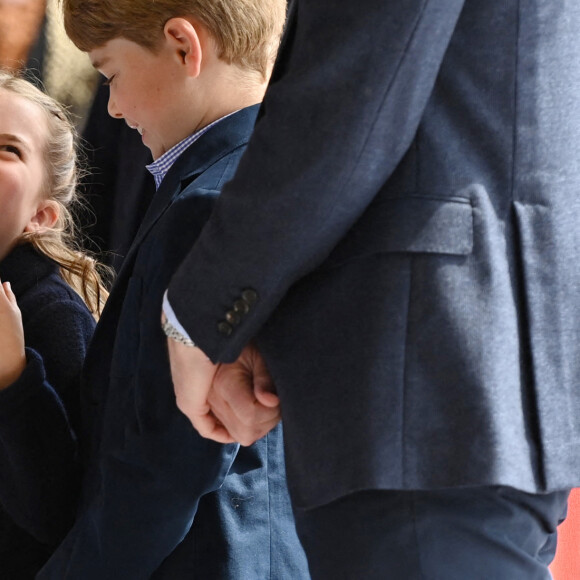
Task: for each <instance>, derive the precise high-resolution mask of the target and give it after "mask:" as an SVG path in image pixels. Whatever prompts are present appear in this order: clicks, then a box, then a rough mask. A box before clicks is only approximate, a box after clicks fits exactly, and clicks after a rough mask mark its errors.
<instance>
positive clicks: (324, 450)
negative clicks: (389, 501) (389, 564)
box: [169, 0, 580, 507]
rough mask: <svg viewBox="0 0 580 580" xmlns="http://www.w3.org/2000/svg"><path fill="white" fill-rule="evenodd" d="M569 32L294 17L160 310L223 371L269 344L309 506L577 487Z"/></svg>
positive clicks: (490, 24)
mask: <svg viewBox="0 0 580 580" xmlns="http://www.w3.org/2000/svg"><path fill="white" fill-rule="evenodd" d="M578 30H580V4H578V3H575V2H571V1H568V2H557V3H554V2H553V1H552V0H528V1H526V2H521V1H519V0H486V1H485V2H482V1H480V0H406V1H405V2H377V1H374V0H363V1H362V2H351V1H349V0H332V1H330V0H326V1H320V2H305V1H302V0H297V1H296V2H295V10H294V13H293V15H292V17H291V19H290V26H289V29H288V34H287V36H286V39H285V43H284V45H283V47H282V50H281V52H280V56H279V61H278V64H277V67H276V69H275V73H274V77H273V79H272V81H271V83H270V86H269V89H268V91H267V94H266V98H265V99H264V103H263V111H262V115H261V117H260V119H259V121H258V123H257V125H256V130H255V133H254V134H253V137H252V140H251V142H250V144H249V146H248V149H247V152H246V154H245V155H244V157H243V158H242V160H241V162H240V165H239V169H238V172H237V174H236V176H235V178H234V179H233V180H232V181H231V182H230V183H229V184H228V185H227V186H226V187H225V188H224V190H223V192H222V196H221V197H220V203H219V205H218V206H217V208H216V211H215V212H214V213H213V214H212V217H211V219H210V221H209V222H208V224H207V226H206V228H205V229H204V232H203V234H202V235H201V237H200V238H199V240H198V241H197V242H196V244H195V245H194V246H193V247H192V250H191V251H190V253H189V254H188V256H187V258H186V260H185V261H184V262H183V264H182V266H181V267H180V269H179V270H178V271H177V273H176V275H175V276H174V277H173V279H172V282H171V285H170V287H169V299H170V302H171V304H172V306H173V308H174V310H175V312H176V314H177V316H178V318H179V319H180V321H181V322H182V324H183V325H184V327H185V328H186V329H187V331H188V332H189V333H190V334H191V336H192V338H193V340H194V341H195V342H196V343H197V344H199V345H200V346H201V348H202V349H203V350H204V351H205V352H206V353H207V354H208V355H209V356H210V357H211V358H212V359H213V360H215V361H230V360H233V359H235V358H236V357H237V356H238V354H239V353H240V351H241V349H242V347H243V346H244V345H245V344H246V343H247V342H248V341H249V340H250V339H251V338H256V340H257V341H258V344H259V346H260V348H261V350H262V352H263V354H264V355H265V356H266V359H267V363H268V367H269V368H270V370H271V372H272V373H273V375H274V379H275V381H276V384H277V387H278V391H279V393H280V396H281V398H282V416H283V419H284V425H285V436H286V445H287V454H286V458H287V466H288V477H289V481H290V484H291V491H292V493H293V499H294V500H295V502H296V503H295V505H296V506H303V507H309V506H314V505H319V504H322V503H324V502H326V501H329V500H332V499H333V498H336V497H339V496H341V495H344V494H347V493H349V492H350V491H355V490H360V489H371V488H375V489H376V488H380V489H432V488H440V487H453V486H471V485H496V484H497V485H507V486H513V487H515V488H518V489H520V490H524V491H530V492H543V491H547V490H555V489H560V488H568V487H572V486H575V485H578V484H580V453H578V449H580V412H579V409H580V389H579V388H578V385H580V268H579V267H578V265H577V263H578V248H579V247H580V234H579V231H580V228H578V224H579V223H580V197H579V192H580V164H579V162H578V159H579V152H578V148H579V143H580V100H579V98H578V95H579V94H580V36H579V35H578ZM246 288H253V289H254V290H255V291H256V293H257V295H258V297H259V298H258V300H257V302H256V304H255V305H254V307H253V309H252V310H251V312H250V313H249V314H248V315H247V316H246V317H245V318H244V319H243V320H242V322H241V323H240V324H239V325H237V326H235V327H230V328H228V327H227V326H226V325H224V324H221V323H222V321H224V317H225V312H227V310H228V309H229V308H230V307H231V304H232V303H233V302H234V301H235V300H236V298H237V296H239V294H240V293H241V292H242V291H243V289H246Z"/></svg>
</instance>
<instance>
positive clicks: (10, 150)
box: [0, 145, 22, 158]
mask: <svg viewBox="0 0 580 580" xmlns="http://www.w3.org/2000/svg"><path fill="white" fill-rule="evenodd" d="M0 151H7V152H8V153H14V155H17V156H18V157H20V158H22V152H21V151H20V149H19V148H18V147H16V145H0Z"/></svg>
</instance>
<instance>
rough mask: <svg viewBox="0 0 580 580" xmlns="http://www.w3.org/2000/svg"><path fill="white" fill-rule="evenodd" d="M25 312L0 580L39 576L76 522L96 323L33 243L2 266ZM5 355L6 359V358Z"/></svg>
mask: <svg viewBox="0 0 580 580" xmlns="http://www.w3.org/2000/svg"><path fill="white" fill-rule="evenodd" d="M0 279H1V280H2V281H3V282H5V281H9V282H10V283H11V285H12V290H13V291H14V293H15V295H16V298H17V300H18V305H19V307H20V310H21V312H22V321H23V325H24V335H25V341H26V355H27V366H26V369H25V371H24V372H23V374H22V375H21V377H20V378H19V379H18V380H17V381H16V382H15V383H14V384H12V385H10V386H9V387H8V388H6V389H4V390H2V391H0V502H1V504H2V508H3V510H2V511H0V578H3V579H11V578H14V579H19V580H21V579H26V578H33V577H34V574H35V573H36V572H37V571H38V570H39V569H40V567H41V566H42V565H43V563H44V562H45V561H46V560H47V559H48V557H49V556H50V553H51V552H52V550H53V549H54V548H55V547H56V546H57V545H58V543H59V542H60V541H61V540H62V539H63V537H64V535H65V534H66V532H67V530H68V528H69V527H70V526H71V525H72V523H73V518H74V514H75V509H76V499H77V495H78V489H79V475H78V464H77V462H76V455H77V454H76V444H75V437H74V432H73V428H74V427H75V426H76V423H77V421H78V414H79V389H78V388H79V377H80V372H81V368H82V364H83V360H84V358H85V352H86V349H87V346H88V343H89V340H90V338H91V336H92V333H93V329H94V326H95V322H94V319H93V317H92V316H91V314H90V313H89V311H88V309H87V307H86V306H85V304H84V303H83V302H82V300H81V298H80V297H79V296H78V295H77V294H76V293H75V292H74V291H73V290H72V289H71V288H70V287H69V286H68V285H67V284H66V283H65V282H64V280H63V279H62V278H61V276H60V274H59V272H58V267H57V265H56V264H55V263H54V262H52V261H51V260H49V259H48V258H46V257H45V256H43V255H41V254H39V253H37V252H36V251H35V250H34V249H33V248H32V246H30V245H29V244H25V245H21V246H18V247H17V248H16V249H15V250H13V251H12V253H11V254H9V255H8V256H7V257H6V258H5V259H4V260H3V261H2V262H1V263H0ZM0 356H1V353H0Z"/></svg>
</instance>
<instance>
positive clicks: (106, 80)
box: [103, 75, 115, 87]
mask: <svg viewBox="0 0 580 580" xmlns="http://www.w3.org/2000/svg"><path fill="white" fill-rule="evenodd" d="M114 78H115V75H113V76H112V77H111V78H108V79H105V80H104V81H103V84H104V85H105V86H106V87H110V86H111V83H112V82H113V79H114Z"/></svg>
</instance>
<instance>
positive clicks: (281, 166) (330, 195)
mask: <svg viewBox="0 0 580 580" xmlns="http://www.w3.org/2000/svg"><path fill="white" fill-rule="evenodd" d="M462 6H463V1H462V0H400V1H394V0H388V1H386V2H376V1H374V0H363V1H362V3H361V2H356V3H352V2H350V1H348V0H333V2H300V1H299V2H296V3H295V6H294V11H293V14H292V15H291V17H290V20H289V25H288V29H287V32H286V36H285V39H284V41H283V45H282V48H281V51H280V54H279V57H278V62H277V65H276V68H275V72H274V76H273V78H272V81H271V83H270V86H269V88H268V91H267V94H266V98H265V100H264V103H263V106H262V110H261V115H260V118H259V120H258V123H257V125H256V128H255V131H254V134H253V136H252V139H251V140H250V144H249V146H248V149H247V151H246V153H245V155H244V157H243V158H242V161H241V163H240V166H239V168H238V172H237V174H236V176H235V178H234V179H233V180H232V181H231V182H230V183H229V184H227V185H226V187H225V188H224V189H223V191H222V194H221V196H220V199H219V201H218V203H217V205H216V208H215V210H214V213H213V215H212V217H211V219H210V221H209V222H208V224H207V226H206V228H205V230H204V232H203V234H202V236H201V237H200V239H199V240H198V242H197V243H196V244H195V246H194V247H193V248H192V250H191V252H190V253H189V255H188V256H187V258H186V259H185V260H184V262H183V263H182V265H181V267H180V268H179V270H178V271H177V273H176V274H175V276H174V277H173V279H172V281H171V284H170V286H169V294H168V297H169V301H170V303H171V305H172V307H173V309H174V311H175V314H176V316H177V318H178V319H179V320H180V322H181V324H182V325H183V326H184V328H185V329H186V330H187V332H188V333H189V334H190V336H191V337H192V339H193V340H194V341H195V342H196V343H197V344H198V345H199V346H200V347H201V348H202V349H203V350H204V351H205V352H206V354H208V356H210V358H212V360H214V361H216V360H219V361H230V360H234V359H235V358H236V357H237V356H238V354H239V352H240V350H241V348H243V346H244V345H245V344H246V343H247V341H248V340H250V339H251V338H252V337H253V336H254V335H255V334H256V333H257V332H258V330H259V328H260V326H261V325H262V324H263V323H264V322H265V321H266V320H267V319H268V317H269V315H270V314H271V313H272V311H273V310H274V309H275V308H276V306H277V304H278V303H279V302H280V300H281V299H282V297H283V296H284V294H285V293H286V291H287V290H288V288H289V287H290V286H291V285H292V284H293V283H295V282H296V281H297V280H298V279H300V278H301V277H302V276H304V275H305V274H307V273H308V272H310V271H312V270H313V269H315V268H316V267H317V266H318V265H319V264H320V263H321V262H322V261H323V260H324V258H325V257H326V256H327V255H328V254H329V253H330V252H331V250H332V249H333V247H334V246H336V244H337V243H338V242H339V241H340V240H341V238H342V237H343V236H344V235H345V234H346V233H347V231H348V230H349V229H350V228H351V227H352V226H353V224H354V223H355V222H356V221H357V219H358V218H359V217H360V216H361V214H362V213H363V212H364V211H365V209H366V208H367V207H368V206H369V204H370V203H371V202H372V200H373V198H374V196H375V195H376V193H377V191H378V190H379V189H380V187H381V186H382V184H383V183H384V182H385V181H386V180H387V179H388V177H389V176H390V175H391V174H392V172H393V170H394V169H395V167H396V166H397V164H398V162H399V161H400V160H401V158H402V156H403V155H404V153H405V151H406V150H407V149H408V147H409V145H410V143H411V142H412V139H413V136H414V135H415V132H416V130H417V126H418V124H419V121H420V119H421V116H422V113H423V110H424V108H425V106H426V104H427V101H428V99H429V96H430V93H431V91H432V89H433V85H434V82H435V79H436V77H437V73H438V70H439V67H440V64H441V61H442V59H443V56H444V54H445V51H446V48H447V46H448V43H449V40H450V37H451V35H452V33H453V30H454V27H455V24H456V21H457V19H458V17H459V14H460V12H461V9H462ZM248 288H251V289H253V290H255V291H256V293H257V296H258V299H257V301H256V302H255V304H253V305H252V307H251V309H250V311H249V312H248V313H246V314H243V316H242V320H241V322H239V323H237V324H236V325H234V326H233V327H232V331H231V332H230V333H229V334H228V332H227V331H228V326H227V325H225V326H224V325H223V322H224V321H225V320H226V317H227V316H226V315H227V312H228V311H230V310H231V309H232V305H233V304H235V302H236V300H238V299H239V298H240V296H241V295H242V294H243V291H244V289H248Z"/></svg>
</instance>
